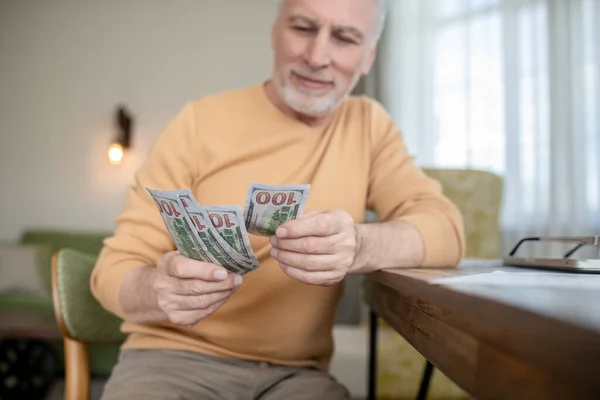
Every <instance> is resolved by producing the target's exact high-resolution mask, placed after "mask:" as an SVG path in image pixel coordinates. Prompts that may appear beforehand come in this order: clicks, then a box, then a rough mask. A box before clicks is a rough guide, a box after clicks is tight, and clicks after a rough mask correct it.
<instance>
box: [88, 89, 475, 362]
mask: <svg viewBox="0 0 600 400" xmlns="http://www.w3.org/2000/svg"><path fill="white" fill-rule="evenodd" d="M249 182H260V183H265V184H281V185H291V184H306V183H309V184H310V185H311V190H310V195H309V198H308V201H307V204H306V208H305V210H306V211H309V210H315V209H320V210H326V209H344V210H346V211H347V212H348V213H349V214H350V215H351V216H352V217H353V218H354V219H355V221H357V222H360V221H361V220H362V218H363V215H364V212H365V209H367V208H370V209H373V210H375V211H376V212H377V213H378V215H379V217H380V219H382V220H389V219H394V218H397V219H402V220H405V221H407V222H409V223H411V224H413V225H414V226H415V227H416V228H417V229H418V230H419V231H420V233H421V235H422V237H423V239H424V243H425V249H426V257H425V261H424V265H425V266H453V265H456V264H457V263H458V262H459V261H460V259H461V257H462V255H463V251H464V249H463V247H464V239H463V228H462V219H461V216H460V214H459V212H458V210H457V209H456V207H455V206H454V205H453V204H452V203H450V202H449V201H448V199H446V198H445V197H444V196H443V195H442V194H441V189H440V186H439V184H438V183H437V182H436V181H434V180H432V179H429V178H428V177H426V176H425V175H424V174H423V172H421V170H420V169H418V168H417V167H415V165H414V164H413V160H412V158H411V157H410V155H409V154H408V153H407V151H406V149H405V147H404V143H403V141H402V137H401V134H400V132H399V131H398V130H397V129H396V128H395V127H394V124H393V121H392V120H391V118H390V117H389V116H388V115H387V114H386V112H385V110H384V109H383V107H381V106H380V105H379V104H378V103H376V102H375V101H372V100H369V99H367V98H365V97H353V98H349V99H347V100H346V101H345V102H344V103H343V105H342V106H341V107H340V109H339V110H338V111H337V112H336V114H335V117H334V119H333V121H332V123H331V124H330V125H329V126H327V127H317V128H315V127H309V126H307V125H305V124H303V123H301V122H299V121H297V120H295V119H293V118H290V117H288V116H286V115H285V114H283V113H281V112H280V111H279V110H278V109H277V108H276V107H275V106H274V105H273V104H272V103H271V102H270V101H269V99H268V97H267V96H266V93H265V91H264V86H263V85H256V86H252V87H249V88H244V89H240V90H235V91H229V92H224V93H220V94H217V95H213V96H208V97H205V98H203V99H200V100H198V101H195V102H192V103H190V104H188V105H187V106H186V107H185V108H184V109H183V110H182V111H181V112H180V113H179V114H178V115H177V116H176V117H175V118H174V119H173V121H171V122H170V123H169V124H168V125H167V127H166V128H165V130H164V131H163V132H162V133H161V135H159V137H158V138H157V140H156V142H155V144H154V146H153V148H152V150H151V152H150V154H149V156H148V158H147V160H146V162H145V164H144V165H143V167H142V168H141V169H140V171H139V173H138V175H137V178H136V182H135V184H134V185H133V186H132V187H131V188H130V189H129V192H128V201H127V204H126V206H125V209H124V211H123V213H122V215H120V216H119V217H118V218H117V229H116V231H115V233H114V235H113V236H112V237H110V238H107V239H106V240H105V242H104V248H103V250H102V251H101V253H100V256H99V259H98V262H97V265H96V267H95V269H94V272H93V276H92V280H91V289H92V292H93V294H94V296H95V297H96V298H97V299H98V300H99V301H100V303H101V304H102V305H103V306H104V307H105V308H106V309H108V310H109V311H111V312H113V313H114V314H116V315H118V316H120V317H121V318H124V313H123V310H122V308H121V306H120V304H119V300H118V299H119V288H120V286H121V283H122V282H123V279H124V277H125V275H126V274H128V273H129V272H130V271H131V270H132V269H134V268H136V267H139V266H143V265H156V261H157V259H158V258H159V257H160V256H161V255H163V254H164V253H166V252H169V251H171V250H174V249H175V247H174V245H173V243H172V241H171V238H170V237H169V234H168V233H167V231H166V229H165V226H164V224H163V221H162V219H161V217H160V215H159V213H158V211H157V209H156V205H155V204H154V201H152V199H151V197H150V196H149V194H148V193H147V191H146V189H145V188H146V187H149V188H152V189H159V190H170V189H181V188H190V189H191V190H192V191H193V193H194V195H195V197H196V198H197V199H198V201H199V202H200V203H201V204H206V205H233V204H237V205H240V206H241V207H242V208H243V207H244V202H245V199H246V193H247V190H248V184H249ZM250 241H251V244H252V248H253V250H254V252H255V254H256V256H257V258H258V260H259V262H260V267H259V268H258V269H256V270H255V271H253V272H250V273H249V274H247V275H245V276H244V283H243V284H242V286H241V287H240V289H239V290H238V291H237V292H236V293H235V294H234V295H233V296H232V297H231V298H230V299H229V300H228V302H227V303H225V305H224V306H223V307H222V308H221V309H219V310H218V311H217V312H216V313H214V314H213V315H211V316H210V317H208V318H206V319H204V320H202V321H200V322H199V323H198V324H197V325H196V326H194V327H192V328H184V327H179V326H175V325H173V324H170V323H162V324H156V325H151V326H144V325H138V324H133V323H130V322H127V321H125V322H124V324H123V326H122V329H123V331H124V332H126V333H129V336H128V339H127V340H126V342H125V344H124V346H123V347H124V348H153V349H156V348H161V349H185V350H192V351H199V352H204V353H207V354H212V355H217V356H225V357H235V358H241V359H247V360H260V361H268V362H272V363H277V364H284V365H308V366H315V367H318V368H327V367H328V365H329V361H330V358H331V354H332V349H333V343H332V335H331V330H332V327H333V321H334V316H335V309H336V305H337V302H338V300H339V298H340V296H341V290H342V286H341V285H338V286H335V287H319V286H310V285H306V284H303V283H300V282H298V281H295V280H293V279H292V278H290V277H288V276H287V275H285V274H284V273H283V272H282V270H281V269H280V268H279V266H278V265H277V263H276V262H275V260H273V259H272V258H271V256H270V254H269V252H270V249H271V246H270V245H269V239H268V238H266V237H259V236H254V235H250Z"/></svg>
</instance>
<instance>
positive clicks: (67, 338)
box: [51, 249, 125, 400]
mask: <svg viewBox="0 0 600 400" xmlns="http://www.w3.org/2000/svg"><path fill="white" fill-rule="evenodd" d="M95 263H96V257H95V256H91V255H88V254H85V253H82V252H80V251H76V250H72V249H63V250H60V251H58V252H56V253H54V255H53V257H52V270H51V281H52V301H53V303H54V316H55V318H56V322H57V324H58V326H59V328H60V330H61V331H62V334H63V341H64V351H65V400H84V399H89V393H90V368H89V359H88V345H89V344H92V343H94V344H99V343H110V344H120V343H122V342H123V340H124V339H125V335H124V334H123V333H122V332H121V331H120V329H119V328H120V324H121V320H120V319H119V318H117V317H115V316H114V315H113V314H111V313H109V312H107V311H106V310H105V309H104V308H102V306H101V305H100V304H99V303H98V302H97V301H96V299H95V298H94V297H93V296H92V293H91V291H90V287H89V285H90V283H89V282H90V276H91V273H92V270H93V268H94V265H95Z"/></svg>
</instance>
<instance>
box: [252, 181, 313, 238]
mask: <svg viewBox="0 0 600 400" xmlns="http://www.w3.org/2000/svg"><path fill="white" fill-rule="evenodd" d="M309 191H310V185H285V186H280V185H263V184H259V183H254V182H251V183H250V186H249V188H248V195H247V197H246V207H245V209H244V222H245V224H246V229H247V230H248V232H250V233H253V234H255V235H259V236H271V235H274V234H275V231H276V230H277V227H279V225H281V224H283V223H284V222H287V221H290V220H292V219H296V218H298V216H301V215H302V212H303V210H304V206H305V204H306V200H307V199H308V193H309Z"/></svg>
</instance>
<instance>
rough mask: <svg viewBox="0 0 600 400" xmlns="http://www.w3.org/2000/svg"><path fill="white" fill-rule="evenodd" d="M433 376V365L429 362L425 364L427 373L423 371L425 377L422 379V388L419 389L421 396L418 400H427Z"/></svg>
mask: <svg viewBox="0 0 600 400" xmlns="http://www.w3.org/2000/svg"><path fill="white" fill-rule="evenodd" d="M431 374H433V364H432V363H430V362H429V361H427V363H426V364H425V371H423V377H422V378H421V386H420V387H419V394H418V395H417V400H425V399H427V392H428V391H429V382H430V381H431Z"/></svg>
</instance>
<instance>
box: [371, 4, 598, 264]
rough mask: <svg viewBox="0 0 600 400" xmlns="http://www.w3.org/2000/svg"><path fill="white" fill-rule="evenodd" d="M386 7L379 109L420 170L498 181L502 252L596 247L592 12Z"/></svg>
mask: <svg viewBox="0 0 600 400" xmlns="http://www.w3.org/2000/svg"><path fill="white" fill-rule="evenodd" d="M390 3H391V13H390V15H389V20H388V25H387V29H386V34H385V36H384V38H383V41H382V43H381V50H380V65H379V68H378V73H379V75H380V78H379V82H382V83H383V84H380V87H379V98H380V99H381V100H382V102H383V103H384V104H385V105H386V106H387V108H388V110H389V111H390V112H391V114H392V116H393V117H394V119H395V120H396V123H397V124H398V126H399V127H400V129H401V130H402V131H403V133H404V135H405V137H406V141H407V144H408V146H409V149H410V150H411V152H412V153H413V154H414V155H415V156H416V160H417V162H418V163H419V164H420V165H422V166H431V167H445V168H446V167H447V168H477V169H484V170H489V171H491V172H495V173H497V174H499V175H501V176H503V178H504V182H505V194H504V199H503V211H502V227H501V228H502V230H503V249H504V250H503V251H504V252H506V251H508V250H509V249H510V247H512V246H513V245H514V244H515V243H516V242H517V241H518V240H519V239H520V238H522V237H525V236H540V235H546V236H548V235H552V236H555V235H578V236H581V235H593V234H595V235H600V72H599V69H600V0H392V1H391V2H390ZM536 249H540V247H537V248H535V247H533V248H532V247H530V248H529V251H531V250H533V253H537V250H536ZM540 251H545V252H546V253H545V255H549V254H548V253H547V252H548V251H550V252H553V254H552V256H555V255H558V254H554V252H559V251H560V252H562V251H564V248H563V247H552V248H550V249H549V248H544V249H543V250H540ZM526 252H528V249H524V253H523V254H525V253H526ZM529 254H532V253H531V252H530V253H529ZM582 254H585V252H584V253H582ZM593 254H595V253H593Z"/></svg>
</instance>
